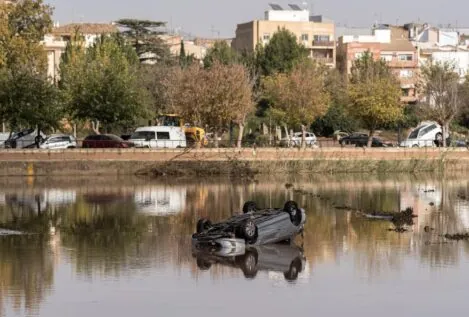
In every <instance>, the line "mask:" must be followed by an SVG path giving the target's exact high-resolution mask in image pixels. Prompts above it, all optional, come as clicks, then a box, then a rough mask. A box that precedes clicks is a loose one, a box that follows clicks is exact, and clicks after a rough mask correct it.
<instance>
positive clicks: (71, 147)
mask: <svg viewBox="0 0 469 317" xmlns="http://www.w3.org/2000/svg"><path fill="white" fill-rule="evenodd" d="M67 149H76V146H69V147H68V148H67Z"/></svg>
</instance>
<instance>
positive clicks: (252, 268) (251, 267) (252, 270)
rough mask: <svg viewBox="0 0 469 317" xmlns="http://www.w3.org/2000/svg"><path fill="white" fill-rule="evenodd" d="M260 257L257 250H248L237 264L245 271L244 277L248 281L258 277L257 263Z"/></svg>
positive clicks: (239, 258) (238, 259)
mask: <svg viewBox="0 0 469 317" xmlns="http://www.w3.org/2000/svg"><path fill="white" fill-rule="evenodd" d="M258 260H259V255H258V254H257V251H256V250H255V249H247V250H246V252H245V253H244V255H241V256H239V257H238V258H237V259H236V262H237V264H238V266H239V268H240V269H241V271H243V274H244V277H245V278H247V279H253V278H255V277H256V275H257V271H258V269H257V263H258Z"/></svg>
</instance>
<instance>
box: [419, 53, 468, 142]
mask: <svg viewBox="0 0 469 317" xmlns="http://www.w3.org/2000/svg"><path fill="white" fill-rule="evenodd" d="M422 79H423V82H424V94H425V96H426V102H424V104H423V107H422V108H421V109H422V112H423V113H424V114H425V115H426V117H427V118H429V119H431V120H434V121H436V122H438V124H440V125H441V128H442V132H443V133H442V141H443V146H444V147H446V145H447V144H446V137H445V136H446V135H447V134H448V133H449V125H450V123H451V122H452V121H453V119H454V118H455V116H456V115H457V114H458V113H459V111H460V110H461V108H462V106H463V91H464V86H463V87H461V85H460V77H459V74H458V73H457V72H456V69H455V66H454V65H453V64H452V63H448V62H446V63H436V64H431V65H425V66H424V67H422Z"/></svg>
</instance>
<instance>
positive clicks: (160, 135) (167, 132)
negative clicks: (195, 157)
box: [129, 126, 187, 149]
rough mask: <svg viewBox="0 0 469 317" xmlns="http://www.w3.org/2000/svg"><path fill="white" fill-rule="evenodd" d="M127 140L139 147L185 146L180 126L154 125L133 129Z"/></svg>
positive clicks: (184, 138)
mask: <svg viewBox="0 0 469 317" xmlns="http://www.w3.org/2000/svg"><path fill="white" fill-rule="evenodd" d="M129 141H131V142H133V143H134V144H135V147H139V148H151V149H157V148H185V147H186V146H187V142H186V135H185V133H184V130H183V129H182V128H180V127H169V126H154V127H142V128H138V129H137V130H135V132H134V133H133V134H132V136H131V137H130V139H129Z"/></svg>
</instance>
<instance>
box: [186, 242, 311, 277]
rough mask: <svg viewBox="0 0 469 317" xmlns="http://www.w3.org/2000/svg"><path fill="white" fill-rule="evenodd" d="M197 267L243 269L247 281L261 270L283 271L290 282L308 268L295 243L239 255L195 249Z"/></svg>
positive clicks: (265, 246)
mask: <svg viewBox="0 0 469 317" xmlns="http://www.w3.org/2000/svg"><path fill="white" fill-rule="evenodd" d="M192 256H193V257H194V258H195V259H196V261H197V267H198V268H199V269H200V270H202V271H207V270H209V269H210V268H211V267H212V265H223V266H229V267H233V268H238V269H241V271H242V272H243V274H244V276H245V277H246V278H250V279H252V278H255V277H256V275H257V273H258V272H259V271H268V272H281V273H283V276H284V277H285V279H286V280H287V281H295V280H297V279H298V275H299V274H300V273H301V272H303V271H304V269H305V267H306V258H305V256H304V254H303V250H302V249H301V248H299V247H298V246H296V245H294V244H269V245H262V246H251V247H249V248H247V249H246V250H245V252H242V253H240V254H237V255H228V256H226V255H224V254H220V253H218V252H206V251H200V250H197V249H193V250H192Z"/></svg>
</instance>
